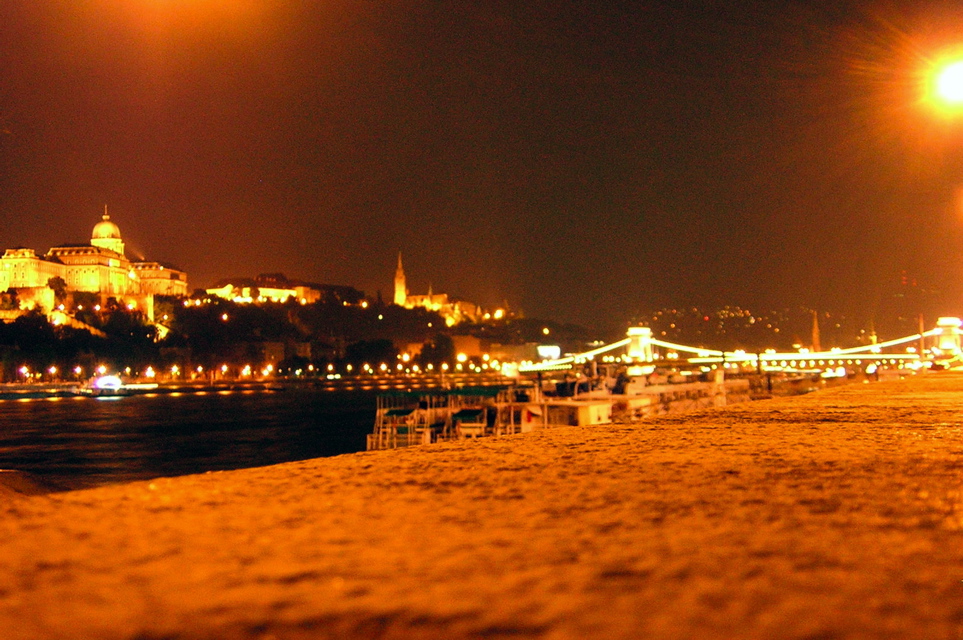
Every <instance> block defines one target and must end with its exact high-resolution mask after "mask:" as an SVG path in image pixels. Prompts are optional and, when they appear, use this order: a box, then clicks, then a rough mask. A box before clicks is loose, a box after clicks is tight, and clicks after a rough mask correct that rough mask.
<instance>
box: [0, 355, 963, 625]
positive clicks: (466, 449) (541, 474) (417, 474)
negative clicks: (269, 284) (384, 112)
mask: <svg viewBox="0 0 963 640" xmlns="http://www.w3.org/2000/svg"><path fill="white" fill-rule="evenodd" d="M11 486H12V485H11ZM961 487H963V375H961V374H956V373H949V372H945V373H939V374H929V375H926V376H919V377H916V378H911V379H908V380H904V381H898V382H883V383H878V384H867V385H851V386H848V387H841V388H837V389H833V390H828V391H824V392H819V393H815V394H811V395H808V396H804V397H799V398H793V399H778V400H768V401H761V402H755V403H745V404H740V405H735V406H732V407H729V408H725V409H718V410H709V411H703V412H699V413H694V414H687V415H675V416H667V417H662V418H656V419H651V420H646V421H643V422H640V423H638V424H632V425H610V426H605V427H593V428H576V427H566V428H556V429H552V430H545V431H541V432H536V433H532V434H528V435H523V436H513V437H508V438H500V439H488V440H478V441H473V442H464V443H450V444H443V445H433V446H428V447H418V448H413V449H410V450H407V451H386V452H371V453H361V454H353V455H346V456H340V457H337V458H327V459H320V460H312V461H306V462H299V463H291V464H285V465H278V466H274V467H265V468H259V469H250V470H243V471H232V472H219V473H209V474H204V475H197V476H187V477H181V478H173V479H158V480H154V481H152V482H138V483H132V484H125V485H116V486H109V487H102V488H98V489H92V490H86V491H76V492H69V493H60V494H51V495H25V494H23V493H21V492H20V491H22V489H23V487H22V486H20V487H14V488H10V487H8V488H6V489H3V488H0V549H2V553H0V637H3V638H5V639H9V640H19V639H58V640H59V639H61V638H92V639H98V640H99V639H104V640H112V639H115V638H116V639H121V638H123V639H130V640H161V639H166V640H179V639H204V640H206V639H214V638H226V639H231V638H245V639H247V638H252V639H253V638H259V639H264V640H267V639H270V638H276V639H285V638H294V639H301V638H388V639H395V638H406V639H407V638H415V639H419V638H422V639H424V638H486V639H492V638H519V637H522V638H546V639H555V638H558V639H562V638H565V639H568V638H573V639H574V638H655V639H662V638H665V639H668V638H700V639H705V638H709V639H711V638H750V639H752V638H787V639H799V640H803V639H807V640H817V639H830V638H901V639H902V638H963V533H961V531H963V489H961ZM15 489H16V490H15Z"/></svg>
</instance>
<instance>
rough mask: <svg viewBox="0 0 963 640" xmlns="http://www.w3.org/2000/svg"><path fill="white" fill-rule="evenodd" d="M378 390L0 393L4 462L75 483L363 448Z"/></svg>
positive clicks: (258, 463) (8, 466)
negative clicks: (11, 396)
mask: <svg viewBox="0 0 963 640" xmlns="http://www.w3.org/2000/svg"><path fill="white" fill-rule="evenodd" d="M375 393H376V392H375V391H373V390H371V388H370V387H369V390H342V391H323V390H288V391H285V392H281V393H278V392H268V391H252V390H245V391H235V392H232V391H219V392H217V393H208V394H198V393H171V394H149V395H142V396H132V397H124V398H118V397H113V398H111V397H99V398H73V399H72V400H74V401H72V402H61V401H60V400H63V399H64V398H56V399H53V398H46V399H31V398H24V399H18V400H14V401H0V468H5V469H19V470H23V471H28V472H31V473H36V474H39V475H40V476H42V477H44V478H46V479H47V480H49V481H52V482H55V483H57V484H59V485H61V486H63V487H64V488H81V487H90V486H96V485H100V484H105V483H111V482H124V481H129V480H137V479H147V478H154V477H158V476H171V475H183V474H188V473H199V472H203V471H210V470H222V469H237V468H242V467H252V466H261V465H267V464H276V463H279V462H287V461H291V460H303V459H307V458H315V457H322V456H330V455H337V454H341V453H349V452H353V451H360V450H363V449H364V441H365V434H366V433H368V432H369V431H370V429H371V425H372V422H373V420H374V404H375V402H374V396H375Z"/></svg>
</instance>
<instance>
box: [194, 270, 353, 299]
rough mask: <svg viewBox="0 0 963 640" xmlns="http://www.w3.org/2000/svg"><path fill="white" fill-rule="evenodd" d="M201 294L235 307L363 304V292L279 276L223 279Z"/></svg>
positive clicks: (267, 274)
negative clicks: (265, 303) (319, 303)
mask: <svg viewBox="0 0 963 640" xmlns="http://www.w3.org/2000/svg"><path fill="white" fill-rule="evenodd" d="M205 292H206V293H207V294H208V295H211V296H217V297H219V298H223V299H225V300H232V301H234V302H237V303H252V302H287V301H288V300H291V299H293V300H296V301H297V302H300V303H301V304H311V303H314V302H318V301H323V302H327V303H343V304H361V303H362V302H364V292H362V291H359V290H358V289H355V288H354V287H348V286H341V285H330V284H318V283H314V282H303V281H301V280H289V279H288V278H287V277H285V275H284V274H283V273H262V274H260V275H258V276H257V277H256V278H227V279H225V280H220V281H218V282H217V283H215V284H214V286H213V287H211V288H210V289H206V290H205Z"/></svg>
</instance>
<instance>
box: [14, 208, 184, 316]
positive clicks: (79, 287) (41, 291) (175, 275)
mask: <svg viewBox="0 0 963 640" xmlns="http://www.w3.org/2000/svg"><path fill="white" fill-rule="evenodd" d="M55 278H60V279H61V280H62V281H63V285H61V286H64V288H65V290H66V292H68V293H69V292H88V293H96V294H99V295H100V296H101V297H103V298H105V299H106V298H109V297H113V298H115V299H117V300H118V301H131V302H137V301H138V300H142V299H145V298H147V297H148V296H153V295H169V296H186V295H187V293H188V288H187V274H186V273H185V272H184V271H181V270H180V269H177V268H176V267H173V266H171V265H167V264H164V263H160V262H153V261H131V260H129V259H128V258H127V256H126V255H125V253H124V240H123V238H122V237H121V235H120V228H119V227H118V226H117V225H116V224H115V223H114V222H113V221H112V220H111V219H110V216H109V215H108V214H107V212H106V210H105V211H104V215H103V218H102V219H101V221H100V222H98V223H97V224H96V225H94V229H93V233H92V234H91V238H90V243H89V244H65V245H61V246H57V247H52V248H51V249H50V250H48V251H47V253H45V254H43V255H40V254H38V253H37V252H35V251H34V250H33V249H25V248H17V249H7V250H6V251H5V252H4V254H3V257H2V258H0V292H2V291H8V290H11V289H13V290H16V291H17V292H18V294H22V295H20V298H21V300H25V299H33V300H35V301H36V303H37V304H38V305H39V306H41V307H48V308H49V306H51V305H50V301H52V299H53V298H52V295H51V294H52V290H53V288H54V286H52V283H53V282H56V281H55V280H53V279H55ZM47 291H50V292H51V294H47V293H46V292H47Z"/></svg>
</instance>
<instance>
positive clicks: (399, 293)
mask: <svg viewBox="0 0 963 640" xmlns="http://www.w3.org/2000/svg"><path fill="white" fill-rule="evenodd" d="M407 301H408V286H407V283H406V282H405V270H404V267H402V266H401V252H400V251H399V252H398V269H397V270H396V271H395V299H394V302H395V304H396V305H398V306H401V307H403V306H405V303H406V302H407Z"/></svg>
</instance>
